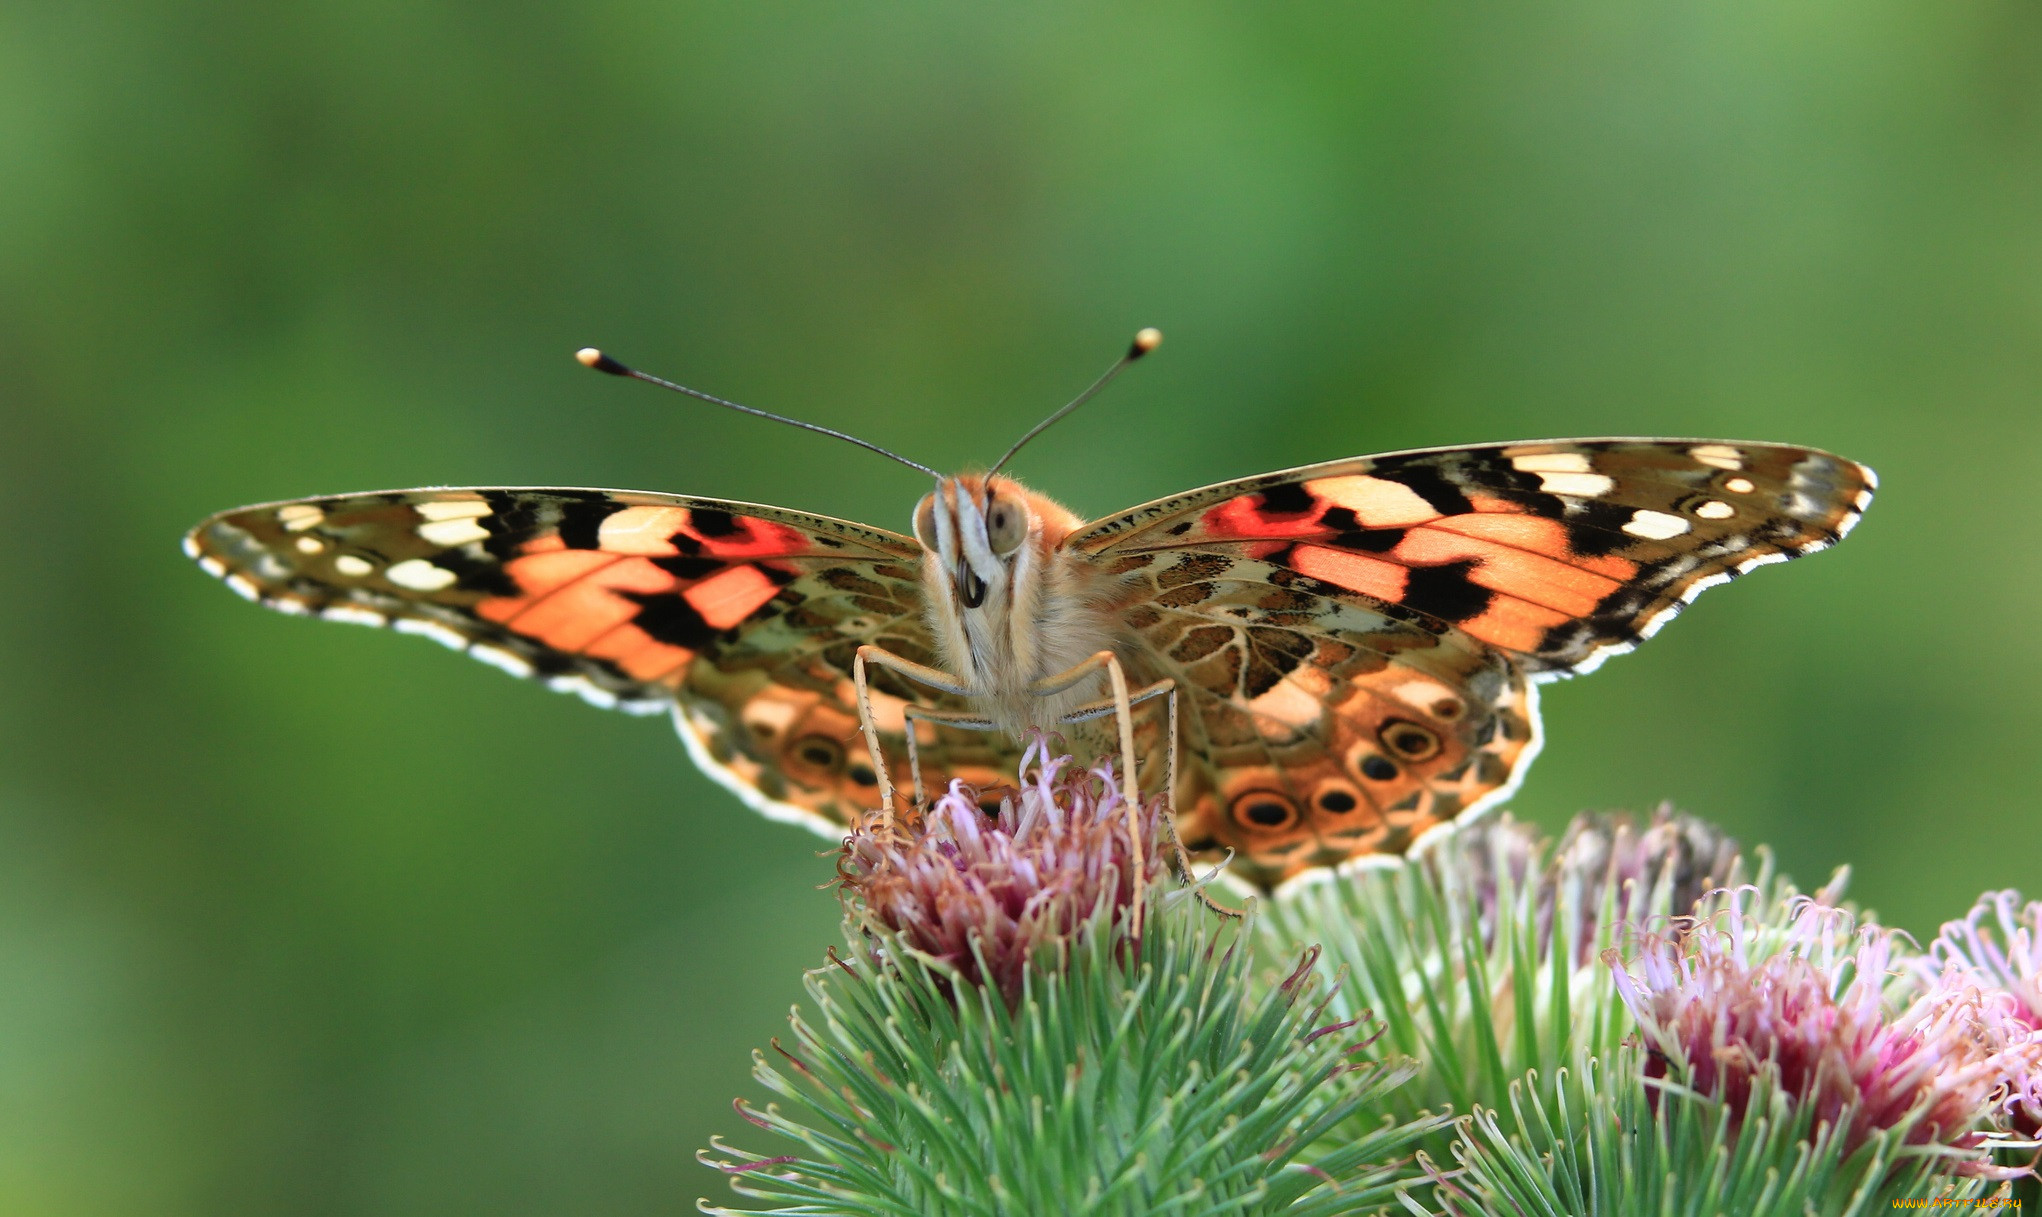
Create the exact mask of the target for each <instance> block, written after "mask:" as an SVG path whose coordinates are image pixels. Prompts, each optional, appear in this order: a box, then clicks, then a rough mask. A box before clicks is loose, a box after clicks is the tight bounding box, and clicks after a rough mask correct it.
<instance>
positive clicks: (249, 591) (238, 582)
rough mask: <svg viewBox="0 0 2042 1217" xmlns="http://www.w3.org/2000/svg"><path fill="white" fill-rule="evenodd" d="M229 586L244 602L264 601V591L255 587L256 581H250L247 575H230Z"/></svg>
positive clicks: (228, 578)
mask: <svg viewBox="0 0 2042 1217" xmlns="http://www.w3.org/2000/svg"><path fill="white" fill-rule="evenodd" d="M227 586H228V587H229V588H230V589H232V590H233V592H234V594H235V595H237V596H239V597H241V598H242V599H243V600H255V601H260V600H261V599H262V589H261V588H259V587H257V586H255V580H253V579H250V578H249V577H248V576H247V575H228V576H227Z"/></svg>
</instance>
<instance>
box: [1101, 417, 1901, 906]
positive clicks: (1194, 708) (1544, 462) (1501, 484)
mask: <svg viewBox="0 0 2042 1217" xmlns="http://www.w3.org/2000/svg"><path fill="white" fill-rule="evenodd" d="M1874 484H1875V482H1874V479H1873V476H1872V473H1871V471H1870V470H1869V469H1866V468H1865V467H1864V466H1862V465H1858V464H1856V463H1855V462H1852V461H1847V460H1844V459H1842V458H1840V457H1836V456H1832V455H1830V454H1829V453H1825V452H1820V451H1816V450H1814V449H1808V448H1793V447H1786V446H1782V445H1773V444H1755V443H1741V442H1739V443H1729V442H1722V441H1707V440H1653V439H1600V440H1554V441H1544V442H1538V443H1522V444H1490V445H1482V446H1477V447H1467V448H1441V449H1428V450H1423V451H1416V452H1403V453H1392V454H1388V455H1385V456H1377V457H1365V458H1359V459H1355V460H1346V461H1334V462H1329V463H1326V464H1322V465H1313V466H1307V467H1305V468H1301V469H1293V470H1287V471H1285V472H1281V473H1274V474H1267V475H1264V476H1261V477H1256V478H1249V479H1245V480H1242V481H1238V482H1231V483H1224V484H1221V485H1217V486H1211V487H1207V488H1205V489H1202V490H1195V491H1191V492H1189V493H1187V494H1183V495H1177V496H1174V497H1172V498H1168V499H1162V500H1158V501H1156V502H1154V503H1149V504H1146V505H1144V506H1141V507H1137V508H1134V509H1132V510H1131V511H1128V512H1124V513H1122V514H1120V515H1116V516H1113V517H1109V518H1107V519H1104V520H1100V521H1097V522H1095V523H1094V524H1092V525H1090V526H1088V527H1087V528H1086V529H1084V530H1082V531H1081V532H1079V533H1078V534H1075V535H1074V536H1073V537H1072V538H1071V539H1070V541H1069V542H1068V543H1067V544H1068V545H1069V547H1070V548H1071V549H1072V550H1073V551H1075V552H1077V553H1079V554H1082V555H1087V556H1090V557H1091V558H1093V559H1094V560H1096V561H1100V562H1102V563H1106V564H1108V565H1109V566H1110V567H1111V568H1114V569H1121V570H1125V571H1127V572H1128V576H1127V577H1129V578H1131V579H1134V580H1136V582H1137V586H1138V587H1140V590H1141V598H1140V599H1139V600H1138V601H1137V602H1136V605H1135V607H1134V608H1132V609H1131V610H1130V624H1132V625H1133V626H1134V627H1135V628H1136V629H1137V630H1138V631H1139V632H1140V634H1141V637H1142V641H1143V643H1144V644H1145V651H1146V656H1145V658H1146V659H1147V660H1148V661H1149V663H1150V665H1151V666H1153V667H1154V668H1155V669H1156V670H1157V671H1158V673H1159V674H1162V675H1170V676H1175V677H1177V678H1178V679H1179V681H1180V683H1181V684H1182V685H1183V686H1184V687H1185V688H1186V689H1187V690H1188V697H1189V710H1190V713H1189V714H1188V715H1187V720H1188V721H1187V723H1186V736H1187V739H1188V740H1189V745H1188V747H1187V753H1188V758H1189V760H1190V761H1191V762H1192V763H1191V764H1190V765H1189V766H1188V770H1189V772H1188V773H1187V776H1186V778H1185V786H1184V788H1183V789H1181V790H1180V791H1179V806H1180V808H1181V809H1182V812H1181V814H1182V817H1183V823H1182V829H1183V835H1184V836H1185V837H1186V838H1187V839H1188V840H1190V841H1192V842H1193V843H1196V844H1199V845H1201V846H1205V847H1207V848H1209V849H1217V848H1220V847H1230V848H1233V849H1234V850H1236V851H1237V854H1238V855H1239V856H1240V858H1241V859H1242V862H1241V866H1240V869H1241V870H1242V871H1243V872H1244V873H1245V874H1246V875H1247V876H1248V877H1250V878H1251V879H1255V880H1257V881H1260V882H1262V883H1264V884H1265V885H1266V884H1269V883H1273V882H1275V881H1278V880H1281V879H1283V878H1287V877H1290V876H1292V875H1296V874H1298V873H1300V872H1302V871H1305V870H1307V869H1309V868H1311V867H1314V866H1322V865H1328V864H1334V863H1337V862H1340V861H1343V860H1346V859H1349V858H1354V857H1359V856H1365V855H1369V854H1376V853H1385V852H1389V853H1396V852H1402V851H1403V849H1405V848H1407V847H1408V846H1409V845H1410V844H1411V843H1412V842H1413V841H1415V840H1416V838H1417V837H1418V836H1419V835H1421V834H1422V833H1423V832H1424V830H1425V829H1426V828H1428V827H1431V826H1432V825H1434V824H1437V823H1441V822H1445V821H1447V820H1451V819H1453V818H1455V817H1457V816H1460V815H1464V814H1467V813H1469V812H1470V811H1477V810H1480V809H1481V808H1483V807H1486V806H1488V805H1491V804H1493V803H1494V802H1496V801H1498V800H1499V799H1500V798H1502V797H1504V796H1505V795H1507V793H1508V792H1509V791H1510V790H1511V789H1512V788H1514V786H1515V783H1516V781H1517V779H1518V777H1519V776H1520V775H1521V774H1522V772H1523V770H1524V767H1525V766H1526V765H1527V764H1528V763H1529V762H1530V760H1531V758H1532V756H1533V755H1535V753H1536V751H1537V725H1538V719H1537V711H1536V705H1535V700H1534V689H1533V687H1532V682H1533V681H1536V680H1541V679H1550V678H1554V677H1558V676H1565V675H1571V674H1574V673H1577V672H1585V671H1588V670H1590V669H1592V668H1594V667H1595V666H1596V665H1598V664H1599V663H1601V662H1602V661H1603V660H1604V659H1605V658H1607V657H1608V656H1609V655H1612V654H1616V653H1619V652H1621V651H1624V650H1628V649H1630V648H1631V647H1632V646H1635V645H1636V644H1637V643H1638V642H1640V641H1642V640H1643V639H1645V638H1647V637H1649V636H1651V634H1652V633H1653V632H1655V631H1656V630H1657V629H1659V628H1660V627H1661V626H1662V625H1664V624H1665V622H1666V621H1668V620H1670V619H1671V618H1672V617H1673V616H1674V615H1675V614H1676V613H1677V612H1678V611H1679V610H1680V609H1681V608H1682V607H1683V606H1685V605H1686V604H1687V603H1688V602H1690V601H1692V600H1693V599H1694V597H1695V596H1696V595H1698V594H1699V593H1700V592H1701V591H1702V590H1703V589H1705V588H1707V587H1710V586H1713V585H1714V584H1716V583H1721V582H1724V581H1726V580H1728V579H1731V578H1734V577H1736V576H1737V575H1739V574H1742V573H1743V572H1745V571H1747V570H1750V569H1752V568H1754V567H1756V566H1759V565H1763V564H1765V563H1769V562H1778V561H1784V560H1786V559H1788V558H1792V557H1796V556H1798V555H1800V554H1804V553H1811V552H1814V551H1815V550H1818V549H1821V548H1824V547H1825V546H1827V545H1830V544H1833V543H1834V542H1836V541H1837V540H1838V539H1840V538H1841V537H1842V536H1843V535H1844V534H1845V533H1846V532H1847V531H1849V529H1850V527H1851V525H1852V524H1853V523H1855V522H1856V520H1857V518H1858V516H1859V514H1860V513H1862V512H1863V510H1864V509H1865V507H1866V505H1867V504H1868V503H1869V502H1870V499H1871V494H1872V490H1873V487H1874Z"/></svg>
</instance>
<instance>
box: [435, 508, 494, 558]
mask: <svg viewBox="0 0 2042 1217" xmlns="http://www.w3.org/2000/svg"><path fill="white" fill-rule="evenodd" d="M454 506H456V507H458V506H462V504H459V503H456V504H454ZM418 535H419V536H421V537H424V538H425V539H426V540H428V541H431V542H432V543H433V544H434V545H444V546H446V547H447V548H449V549H451V548H453V547H454V546H456V545H466V544H467V543H468V542H470V541H487V540H488V539H489V530H488V529H486V528H484V527H483V526H482V525H480V524H477V523H476V522H475V521H474V520H473V519H472V518H470V517H468V516H462V517H460V518H458V519H453V520H434V521H433V522H432V523H430V524H420V525H419V526H418Z"/></svg>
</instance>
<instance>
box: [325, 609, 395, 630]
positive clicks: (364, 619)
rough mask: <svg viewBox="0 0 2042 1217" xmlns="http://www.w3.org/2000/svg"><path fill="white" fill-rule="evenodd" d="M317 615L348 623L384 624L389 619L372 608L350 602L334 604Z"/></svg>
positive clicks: (386, 623) (388, 621)
mask: <svg viewBox="0 0 2042 1217" xmlns="http://www.w3.org/2000/svg"><path fill="white" fill-rule="evenodd" d="M319 615H320V616H321V617H324V618H325V619H326V620H328V621H342V622H346V623H347V624H348V625H373V626H385V625H389V624H390V619H389V618H388V617H385V616H384V615H383V614H381V613H379V612H377V611H376V610H374V609H365V608H361V607H359V606H357V605H352V604H336V605H334V606H333V607H332V608H329V609H322V610H320V613H319Z"/></svg>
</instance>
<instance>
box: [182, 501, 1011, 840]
mask: <svg viewBox="0 0 2042 1217" xmlns="http://www.w3.org/2000/svg"><path fill="white" fill-rule="evenodd" d="M185 548H186V551H187V552H188V553H189V554H190V555H191V556H192V557H193V558H194V559H196V560H197V561H198V563H199V565H200V566H201V567H203V568H204V569H205V570H206V571H207V572H208V573H210V574H212V575H215V576H216V577H218V578H220V579H222V580H223V581H225V582H226V584H227V585H228V586H229V587H230V588H232V589H233V590H234V591H236V592H238V593H239V594H241V595H242V596H244V597H246V598H247V599H250V600H254V601H256V602H258V603H261V604H263V605H265V606H267V607H270V608H274V609H278V610H280V611H283V612H287V613H294V614H298V615H304V616H316V617H324V618H326V619H328V620H338V621H352V622H357V623H361V624H366V625H378V626H388V627H391V628H394V629H396V630H398V631H400V632H404V633H415V634H423V635H426V636H427V637H430V638H432V639H434V640H436V641H438V642H441V643H443V644H445V645H447V646H449V647H452V648H453V649H455V650H459V651H463V652H465V653H467V654H469V655H472V656H474V657H475V658H477V659H480V660H482V661H484V662H486V663H489V664H491V665H493V666H495V667H498V668H501V669H503V670H505V671H508V672H510V673H512V674H513V675H517V676H523V677H529V678H533V679H537V680H541V681H544V682H545V683H546V684H547V685H549V686H551V687H552V688H555V689H560V690H563V691H570V692H575V693H579V694H580V695H581V696H582V697H584V698H586V699H587V700H589V701H591V702H593V703H595V704H597V705H600V706H606V707H616V708H619V709H623V710H627V711H632V712H637V713H657V712H662V711H667V710H672V712H673V713H674V716H675V721H676V723H677V725H678V726H679V728H680V732H681V736H682V738H683V739H684V740H685V741H686V742H687V743H688V745H689V749H690V751H691V752H692V753H693V755H694V756H695V758H696V760H697V761H698V762H700V763H701V764H702V766H703V767H704V768H705V769H706V770H707V771H708V772H709V773H710V774H711V775H712V776H714V777H716V778H717V779H718V780H720V781H722V782H723V783H724V784H725V785H727V786H729V787H730V788H731V789H732V790H734V791H736V792H737V793H738V794H739V795H740V796H742V797H743V798H744V799H745V801H746V802H748V803H750V804H751V805H752V806H754V807H756V808H758V809H759V810H761V811H764V812H766V813H767V814H769V815H773V816H776V817H778V818H783V819H794V820H798V821H801V822H805V823H809V824H810V825H811V826H815V827H819V828H824V829H825V830H829V829H831V828H832V827H833V826H835V825H841V824H843V823H846V822H848V821H849V819H850V818H851V817H852V815H853V814H855V813H856V812H857V811H858V810H860V809H862V808H864V807H866V806H869V805H874V804H876V802H877V793H878V787H877V782H876V778H875V777H874V775H873V773H872V771H871V769H870V767H869V766H868V765H867V763H866V757H865V751H864V746H863V743H862V741H861V740H860V738H859V732H858V718H857V712H856V702H855V700H854V699H853V697H852V694H851V676H850V670H851V659H852V655H853V653H854V652H855V651H856V649H857V647H858V646H859V645H860V644H862V643H867V642H873V643H878V644H879V645H882V646H885V647H886V648H887V649H889V650H891V651H894V652H895V653H897V654H901V655H904V656H907V657H909V658H916V659H919V660H921V661H923V662H933V657H932V648H931V646H930V642H929V637H928V632H927V627H926V626H925V625H924V623H923V620H922V608H921V595H920V585H919V582H918V579H919V576H918V574H917V570H918V567H919V564H920V552H921V551H920V547H919V546H917V545H916V544H915V543H914V542H913V541H912V540H910V539H908V538H906V537H902V536H899V535H898V534H895V533H891V532H887V531H885V530H883V529H875V528H867V527H864V526H862V525H858V524H852V523H848V522H846V521H843V520H834V519H830V518H828V517H824V516H815V515H808V514H805V513H802V512H794V511H786V510H782V509H779V508H774V507H762V506H758V505H755V504H749V503H733V502H725V501H722V500H717V499H697V498H682V497H677V496H672V495H661V494H646V493H637V492H630V491H607V490H545V489H452V490H405V491H392V492H386V493H376V494H356V495H343V496H338V497H333V498H320V499H304V500H299V501H296V502H288V503H268V504H263V505H260V506H255V507H244V508H240V509H238V510H235V511H228V512H222V513H221V514H219V515H216V516H214V517H212V518H211V519H208V520H206V521H205V522H204V523H202V524H200V525H199V526H198V527H197V528H195V529H193V530H192V532H191V534H190V535H189V536H188V537H186V539H185ZM873 683H874V685H875V686H876V692H875V717H876V719H877V720H878V722H879V724H880V726H881V728H882V733H883V734H884V735H889V736H891V737H892V738H891V739H890V740H889V741H888V742H889V744H890V746H889V748H888V750H887V751H888V757H889V762H890V763H893V764H896V765H899V764H903V763H904V762H903V761H902V759H901V753H902V751H903V750H902V749H901V748H900V746H899V745H900V743H901V740H900V734H901V733H902V732H903V731H904V730H905V722H904V718H903V711H904V709H905V707H906V705H907V701H908V699H909V698H913V699H915V700H917V701H921V702H923V703H925V704H929V703H937V704H940V703H941V702H942V698H941V696H940V695H934V694H931V693H930V692H929V691H927V690H923V689H919V688H909V687H905V686H904V685H902V684H901V683H899V682H898V681H897V680H896V679H895V678H894V677H893V676H892V674H891V673H885V672H878V673H874V676H873ZM917 738H918V741H919V742H921V743H922V744H923V750H924V754H925V756H926V757H928V758H929V759H931V760H933V761H935V762H936V763H938V764H942V765H945V766H946V767H954V768H959V769H961V770H964V771H967V772H970V773H971V774H972V775H973V776H978V775H977V772H976V771H977V770H978V769H979V768H980V767H981V766H983V767H984V768H985V769H986V771H987V773H988V774H990V773H997V772H999V771H1001V770H1002V769H1006V768H1010V766H1008V765H1007V764H1006V757H1005V752H1004V751H1002V747H1003V746H1002V745H1001V744H1000V743H999V741H989V740H986V739H984V738H981V737H977V736H973V735H970V734H968V733H963V732H951V731H948V730H937V729H934V728H932V727H930V726H929V725H928V724H921V725H920V729H919V732H918V736H917ZM1007 751H1011V749H1007ZM995 754H997V755H995ZM897 780H900V781H903V782H904V781H906V780H907V774H906V772H905V770H904V769H903V770H902V771H901V772H900V773H899V774H898V775H897Z"/></svg>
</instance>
